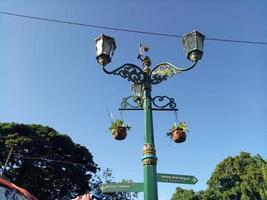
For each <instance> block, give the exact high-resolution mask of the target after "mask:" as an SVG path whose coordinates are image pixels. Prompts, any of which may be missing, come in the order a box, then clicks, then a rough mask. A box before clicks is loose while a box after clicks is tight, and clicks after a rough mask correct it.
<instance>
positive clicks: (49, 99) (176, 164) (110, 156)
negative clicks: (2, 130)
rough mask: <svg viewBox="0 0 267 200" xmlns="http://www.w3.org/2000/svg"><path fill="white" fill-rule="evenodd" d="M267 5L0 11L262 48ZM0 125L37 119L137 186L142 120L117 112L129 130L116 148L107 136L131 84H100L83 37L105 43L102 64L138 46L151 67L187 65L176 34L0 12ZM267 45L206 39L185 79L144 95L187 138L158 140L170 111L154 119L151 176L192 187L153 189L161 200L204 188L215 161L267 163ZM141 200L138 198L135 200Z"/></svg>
mask: <svg viewBox="0 0 267 200" xmlns="http://www.w3.org/2000/svg"><path fill="white" fill-rule="evenodd" d="M266 10H267V2H266V1H265V0H258V1H250V0H236V1H230V0H228V1H211V0H210V1H208V0H203V1H193V0H186V1H185V0H181V1H174V0H173V1H171V0H169V1H159V0H156V1H140V0H138V1H127V2H126V1H122V0H117V1H96V0H90V1H89V0H87V1H85V0H76V1H70V0H68V1H67V0H65V1H63V0H46V1H38V0H34V1H33V0H28V1H19V0H6V1H5V0H2V1H1V3H0V11H4V12H14V13H19V14H25V15H33V16H37V17H46V18H53V19H58V20H67V21H74V22H80V23H87V24H95V25H100V26H111V27H118V28H126V29H137V30H143V31H151V32H162V33H169V34H177V35H183V34H185V33H187V32H190V31H192V30H194V29H197V30H199V31H200V32H202V33H204V34H205V35H206V36H207V37H210V38H221V39H235V40H252V41H261V42H267V39H266V36H267V20H266V19H267V13H266ZM0 30H1V34H0V74H1V78H0V93H1V98H0V121H1V122H18V123H29V124H32V123H36V124H42V125H47V126H50V127H53V128H55V129H56V130H57V131H59V132H60V133H65V134H68V135H69V136H70V137H71V138H72V139H73V140H74V141H75V142H76V143H80V144H82V145H84V146H86V147H87V148H88V149H89V150H90V152H91V153H92V154H93V155H94V161H95V162H96V163H97V164H98V165H99V166H100V167H101V168H107V167H108V168H111V169H112V170H113V175H114V177H115V181H119V180H121V179H132V180H133V181H135V182H142V181H143V178H142V177H143V170H142V162H141V157H142V146H143V129H144V127H143V113H142V112H140V111H138V112H125V113H124V114H123V118H124V120H126V122H127V123H129V124H130V125H132V127H133V130H132V132H131V133H130V134H129V136H128V138H127V140H125V141H123V142H118V141H114V140H113V139H112V136H111V134H109V133H108V132H107V127H108V125H109V118H108V114H107V108H108V109H109V110H110V111H111V112H112V114H113V115H114V116H115V117H120V114H119V111H118V110H117V108H118V107H119V106H120V102H121V98H123V97H125V96H128V95H130V83H129V82H128V81H126V80H124V79H121V78H120V77H115V76H108V75H106V74H105V73H103V72H102V71H101V68H100V67H99V66H98V64H97V63H96V60H95V47H94V42H93V40H94V39H95V38H96V37H97V36H98V35H100V34H101V33H104V34H107V35H110V36H113V37H115V39H116V42H117V47H118V48H117V50H116V52H115V55H114V57H113V62H112V65H111V66H110V68H114V67H118V66H120V65H121V64H124V63H126V62H131V63H134V64H137V65H140V64H141V63H140V62H139V61H138V60H137V59H136V57H137V54H138V45H139V43H140V42H143V43H146V44H148V45H149V47H150V51H149V55H150V57H151V59H152V62H153V64H154V65H156V64H158V63H160V62H162V61H169V62H172V63H174V64H176V65H178V66H187V65H189V64H190V62H189V61H187V60H186V58H185V54H184V52H183V50H182V48H181V40H180V39H179V38H171V37H160V36H151V35H143V34H135V33H127V32H118V31H111V30H103V29H94V28H89V27H80V26H73V25H66V24H59V23H52V22H44V21H37V20H32V19H24V18H18V17H14V16H7V15H3V14H0ZM266 65H267V45H252V44H241V43H226V42H216V41H206V43H205V48H204V57H203V59H202V60H201V61H200V62H199V64H198V66H197V67H196V68H195V69H193V70H192V71H189V72H186V73H183V74H181V75H177V76H175V77H172V78H171V79H169V80H168V81H166V82H164V83H162V84H160V85H157V86H155V87H154V88H153V95H168V96H170V97H174V98H175V99H176V103H177V105H178V107H179V116H178V117H179V120H184V121H188V122H189V123H190V133H189V134H188V140H187V141H186V142H185V143H183V144H175V143H173V142H172V141H171V140H170V139H169V138H167V137H166V136H165V133H166V131H167V130H168V129H169V128H170V127H171V125H172V123H173V122H174V114H173V113H172V112H165V113H164V112H157V113H154V129H155V130H154V132H155V143H156V148H157V156H158V159H159V161H158V172H160V173H175V174H189V175H194V176H196V177H197V178H198V180H199V182H198V183H197V184H196V185H181V184H180V185H178V184H165V183H159V184H158V187H159V199H160V200H169V199H170V197H171V195H172V194H173V192H174V191H175V188H176V187H177V186H179V187H182V188H185V189H194V190H195V191H198V190H201V189H205V188H206V187H207V185H206V182H207V180H208V178H209V177H210V175H211V173H212V171H213V170H214V169H215V166H216V164H217V163H218V162H220V161H221V160H223V159H224V158H226V157H227V156H235V155H237V154H239V153H240V152H241V151H247V152H250V153H251V154H253V155H255V154H260V155H261V156H262V157H263V158H265V159H266V158H267V148H266V141H267V131H266V130H267V123H266V117H267V114H266V113H267V106H266V100H267V86H266V85H267V84H266V77H267V68H266ZM141 197H142V195H140V199H141Z"/></svg>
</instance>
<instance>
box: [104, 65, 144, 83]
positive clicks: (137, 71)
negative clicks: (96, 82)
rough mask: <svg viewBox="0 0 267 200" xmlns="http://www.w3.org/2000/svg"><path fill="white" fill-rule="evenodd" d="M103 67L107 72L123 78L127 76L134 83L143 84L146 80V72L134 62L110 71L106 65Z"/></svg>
mask: <svg viewBox="0 0 267 200" xmlns="http://www.w3.org/2000/svg"><path fill="white" fill-rule="evenodd" d="M102 69H103V71H104V72H105V73H107V74H113V75H118V76H121V77H122V78H125V79H127V80H128V81H131V82H133V83H137V84H143V83H144V82H145V74H144V72H143V70H142V69H141V68H140V67H138V66H136V65H134V64H130V63H126V64H124V65H122V66H121V67H119V68H117V69H114V70H112V71H108V70H107V69H106V68H105V66H102Z"/></svg>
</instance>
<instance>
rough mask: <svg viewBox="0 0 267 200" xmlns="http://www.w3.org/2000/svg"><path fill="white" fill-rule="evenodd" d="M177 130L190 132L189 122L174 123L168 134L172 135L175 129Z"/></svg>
mask: <svg viewBox="0 0 267 200" xmlns="http://www.w3.org/2000/svg"><path fill="white" fill-rule="evenodd" d="M175 130H181V131H183V132H185V133H188V132H189V130H188V125H187V123H186V122H179V124H177V123H174V124H173V125H172V128H171V129H170V130H169V132H167V133H166V135H167V136H170V135H172V133H173V131H175Z"/></svg>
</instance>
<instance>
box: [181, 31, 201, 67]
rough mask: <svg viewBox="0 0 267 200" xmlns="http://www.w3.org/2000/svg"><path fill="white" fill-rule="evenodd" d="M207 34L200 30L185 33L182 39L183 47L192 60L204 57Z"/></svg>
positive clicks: (195, 60)
mask: <svg viewBox="0 0 267 200" xmlns="http://www.w3.org/2000/svg"><path fill="white" fill-rule="evenodd" d="M204 39H205V35H203V34H201V33H200V32H198V31H193V32H191V33H188V34H185V35H184V37H183V41H182V47H183V49H184V50H185V52H186V56H187V58H188V59H189V60H191V61H192V62H197V61H198V60H200V59H201V58H202V55H203V46H204Z"/></svg>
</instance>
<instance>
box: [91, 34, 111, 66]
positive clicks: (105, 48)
mask: <svg viewBox="0 0 267 200" xmlns="http://www.w3.org/2000/svg"><path fill="white" fill-rule="evenodd" d="M95 43H96V59H97V62H98V63H99V64H101V65H103V66H105V65H107V64H108V63H110V62H111V58H112V56H113V54H114V51H115V49H116V43H115V40H114V38H112V37H109V36H107V35H103V34H102V35H100V36H99V37H98V38H96V39H95Z"/></svg>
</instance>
